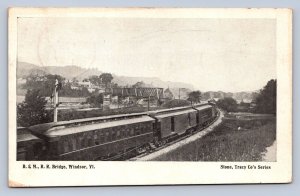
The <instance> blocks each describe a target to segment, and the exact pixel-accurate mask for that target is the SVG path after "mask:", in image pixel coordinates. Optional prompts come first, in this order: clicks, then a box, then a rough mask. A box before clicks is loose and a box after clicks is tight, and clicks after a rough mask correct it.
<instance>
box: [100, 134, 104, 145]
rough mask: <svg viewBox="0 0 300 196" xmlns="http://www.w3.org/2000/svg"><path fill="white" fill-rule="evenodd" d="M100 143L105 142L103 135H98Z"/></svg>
mask: <svg viewBox="0 0 300 196" xmlns="http://www.w3.org/2000/svg"><path fill="white" fill-rule="evenodd" d="M99 137H100V143H101V144H102V143H104V142H105V137H104V133H100V136H99Z"/></svg>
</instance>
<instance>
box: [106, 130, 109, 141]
mask: <svg viewBox="0 0 300 196" xmlns="http://www.w3.org/2000/svg"><path fill="white" fill-rule="evenodd" d="M109 136H110V135H109V132H108V131H106V133H105V141H106V142H109V141H110V137H109Z"/></svg>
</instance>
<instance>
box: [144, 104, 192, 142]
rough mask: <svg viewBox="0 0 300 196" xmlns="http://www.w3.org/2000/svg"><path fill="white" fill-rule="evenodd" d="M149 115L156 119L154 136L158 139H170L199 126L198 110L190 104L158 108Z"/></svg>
mask: <svg viewBox="0 0 300 196" xmlns="http://www.w3.org/2000/svg"><path fill="white" fill-rule="evenodd" d="M149 115H150V116H152V117H153V118H155V119H156V127H155V128H156V132H155V133H154V136H155V139H156V140H158V141H165V140H166V141H168V140H169V139H171V138H173V137H176V136H178V135H182V134H184V133H186V132H187V131H190V130H192V129H193V128H195V127H196V126H197V111H196V110H195V109H193V108H192V107H190V106H188V107H178V108H172V109H165V110H157V111H153V112H151V113H149Z"/></svg>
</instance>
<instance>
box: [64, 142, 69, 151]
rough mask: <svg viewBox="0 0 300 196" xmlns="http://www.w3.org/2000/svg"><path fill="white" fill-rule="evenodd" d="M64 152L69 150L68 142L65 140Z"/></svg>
mask: <svg viewBox="0 0 300 196" xmlns="http://www.w3.org/2000/svg"><path fill="white" fill-rule="evenodd" d="M64 152H65V153H66V152H69V144H68V141H67V140H65V141H64Z"/></svg>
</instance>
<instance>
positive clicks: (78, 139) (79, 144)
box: [76, 135, 81, 149]
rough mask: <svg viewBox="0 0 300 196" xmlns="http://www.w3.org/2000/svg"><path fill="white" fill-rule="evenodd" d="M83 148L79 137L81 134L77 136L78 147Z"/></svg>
mask: <svg viewBox="0 0 300 196" xmlns="http://www.w3.org/2000/svg"><path fill="white" fill-rule="evenodd" d="M80 148H81V137H79V135H78V136H77V138H76V149H80Z"/></svg>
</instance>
